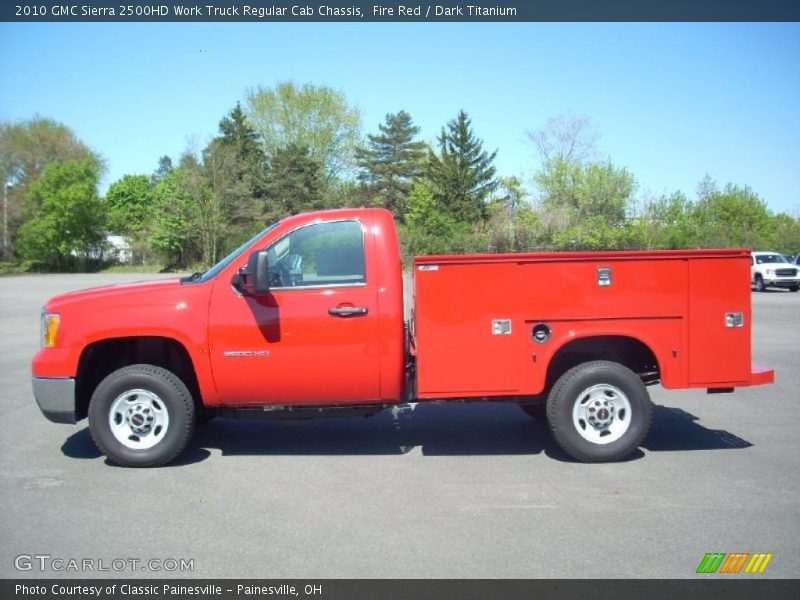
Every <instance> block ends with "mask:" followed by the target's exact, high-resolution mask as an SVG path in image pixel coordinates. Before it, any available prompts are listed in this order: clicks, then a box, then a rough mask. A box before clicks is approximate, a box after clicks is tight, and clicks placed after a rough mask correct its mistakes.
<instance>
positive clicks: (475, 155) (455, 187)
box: [427, 110, 498, 223]
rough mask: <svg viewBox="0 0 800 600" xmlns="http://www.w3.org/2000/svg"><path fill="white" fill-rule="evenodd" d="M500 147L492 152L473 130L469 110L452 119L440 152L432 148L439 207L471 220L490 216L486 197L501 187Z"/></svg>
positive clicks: (431, 174) (430, 172) (430, 176)
mask: <svg viewBox="0 0 800 600" xmlns="http://www.w3.org/2000/svg"><path fill="white" fill-rule="evenodd" d="M496 156H497V150H495V151H494V152H492V153H491V154H489V153H488V152H486V151H485V150H484V149H483V142H482V141H481V140H480V139H479V138H477V137H476V136H475V134H474V133H473V131H472V122H471V121H470V119H469V117H468V116H467V113H465V112H464V111H463V110H462V111H459V113H458V116H457V117H456V118H455V119H453V120H452V121H450V122H448V124H447V127H446V128H444V129H442V133H441V135H440V136H439V152H438V154H437V153H434V152H429V156H428V167H427V177H428V179H429V180H430V181H431V183H432V184H433V194H434V198H435V199H436V202H437V205H438V207H439V210H441V211H442V212H444V213H446V214H448V215H450V216H452V217H453V218H454V219H455V220H457V221H461V222H467V223H474V222H478V221H482V220H484V219H485V218H486V215H487V208H486V202H485V201H486V199H487V198H488V197H489V195H490V194H491V193H492V192H493V191H494V190H495V189H496V188H497V185H498V181H497V179H496V177H495V174H496V169H495V167H494V166H493V164H492V163H493V162H494V159H495V157H496Z"/></svg>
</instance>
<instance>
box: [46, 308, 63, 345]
mask: <svg viewBox="0 0 800 600" xmlns="http://www.w3.org/2000/svg"><path fill="white" fill-rule="evenodd" d="M60 323H61V315H59V314H56V313H43V314H42V347H43V348H52V347H53V346H55V345H56V335H57V334H58V326H59V324H60Z"/></svg>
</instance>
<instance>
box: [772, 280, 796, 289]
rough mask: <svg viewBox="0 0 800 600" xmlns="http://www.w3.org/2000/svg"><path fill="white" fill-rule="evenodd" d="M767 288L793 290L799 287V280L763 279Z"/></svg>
mask: <svg viewBox="0 0 800 600" xmlns="http://www.w3.org/2000/svg"><path fill="white" fill-rule="evenodd" d="M764 285H766V286H768V287H779V288H793V287H796V286H798V285H800V279H764Z"/></svg>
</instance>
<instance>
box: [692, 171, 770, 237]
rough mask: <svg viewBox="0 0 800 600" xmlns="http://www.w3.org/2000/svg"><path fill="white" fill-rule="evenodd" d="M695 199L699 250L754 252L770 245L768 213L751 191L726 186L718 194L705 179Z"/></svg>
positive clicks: (729, 185)
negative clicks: (710, 248)
mask: <svg viewBox="0 0 800 600" xmlns="http://www.w3.org/2000/svg"><path fill="white" fill-rule="evenodd" d="M698 196H699V197H698V200H697V203H696V204H695V205H694V209H693V211H692V219H693V221H694V222H695V224H696V226H697V228H698V239H697V245H698V246H702V247H712V248H723V247H740V248H757V247H760V246H761V245H762V244H766V245H769V244H770V243H771V242H772V238H773V228H772V225H773V222H772V220H771V215H770V212H769V209H768V208H767V204H766V202H764V200H762V199H761V198H760V197H759V196H758V194H756V193H755V192H754V191H753V190H752V189H751V188H750V187H748V186H744V187H740V186H737V185H734V184H731V183H729V184H727V185H726V186H725V187H724V188H723V189H722V190H720V189H718V188H717V185H716V183H715V182H714V181H712V180H711V179H710V178H709V177H706V178H705V179H704V180H703V181H701V182H700V185H699V189H698Z"/></svg>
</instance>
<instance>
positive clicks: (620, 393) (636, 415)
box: [547, 360, 653, 462]
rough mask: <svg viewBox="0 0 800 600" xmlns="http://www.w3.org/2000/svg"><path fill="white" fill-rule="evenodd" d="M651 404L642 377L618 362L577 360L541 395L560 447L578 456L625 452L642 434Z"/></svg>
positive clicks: (594, 458) (606, 458)
mask: <svg viewBox="0 0 800 600" xmlns="http://www.w3.org/2000/svg"><path fill="white" fill-rule="evenodd" d="M652 413H653V405H652V403H651V402H650V395H649V394H648V393H647V388H645V386H644V384H643V383H642V380H641V379H640V378H639V377H638V376H637V375H636V374H635V373H634V372H633V371H631V370H630V369H628V368H627V367H624V366H623V365H620V364H619V363H614V362H609V361H603V360H598V361H593V362H588V363H583V364H581V365H578V366H577V367H574V368H572V369H570V370H569V371H567V372H566V373H565V374H564V375H562V376H561V377H560V378H559V380H558V381H557V382H556V384H555V385H554V386H553V390H552V391H551V392H550V397H549V398H548V400H547V421H548V425H549V427H550V431H551V432H552V434H553V437H554V438H555V440H556V442H557V443H558V445H559V446H561V448H562V449H563V450H564V451H565V452H567V453H568V454H569V455H570V456H572V457H573V458H575V459H577V460H580V461H582V462H612V461H617V460H622V459H624V458H627V457H628V456H630V455H631V454H632V453H633V452H635V451H636V449H637V448H638V447H639V445H640V444H641V443H642V442H643V441H644V439H645V437H647V432H648V431H649V429H650V421H651V419H652Z"/></svg>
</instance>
